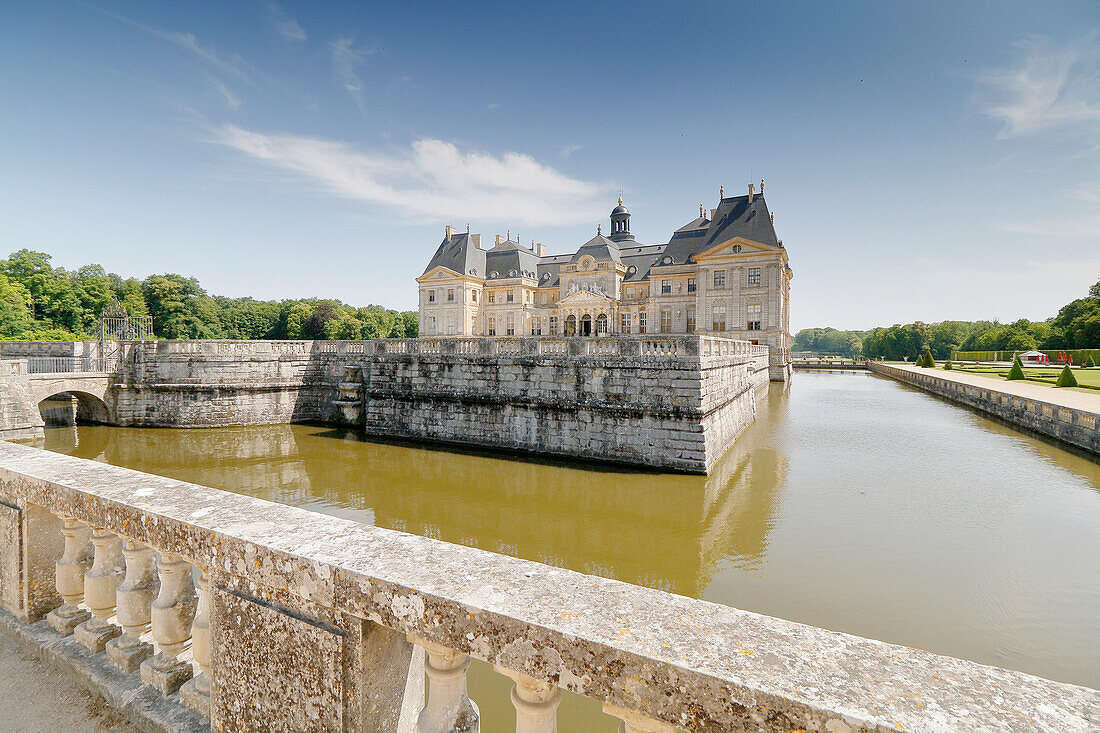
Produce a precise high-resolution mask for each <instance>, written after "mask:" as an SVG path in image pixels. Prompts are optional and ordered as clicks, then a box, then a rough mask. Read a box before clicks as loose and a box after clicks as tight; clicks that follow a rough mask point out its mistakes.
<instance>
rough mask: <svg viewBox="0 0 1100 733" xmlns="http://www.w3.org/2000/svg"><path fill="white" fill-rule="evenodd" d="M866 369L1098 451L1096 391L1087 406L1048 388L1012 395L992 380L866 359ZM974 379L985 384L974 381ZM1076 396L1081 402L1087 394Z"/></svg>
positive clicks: (1099, 427) (1099, 430) (1098, 398)
mask: <svg viewBox="0 0 1100 733" xmlns="http://www.w3.org/2000/svg"><path fill="white" fill-rule="evenodd" d="M869 368H870V370H871V371H872V372H874V373H876V374H881V375H883V376H887V377H891V378H893V379H897V380H898V381H900V382H905V383H906V384H911V385H913V386H915V387H919V388H921V389H923V390H926V391H928V392H931V393H933V394H936V395H939V396H940V397H944V398H946V399H949V400H951V401H952V402H957V403H959V404H962V405H966V406H967V407H972V408H974V409H976V410H979V411H980V412H984V413H986V414H988V415H993V416H994V417H997V418H1000V419H1002V420H1005V421H1006V422H1009V423H1011V424H1013V425H1017V426H1020V427H1023V428H1027V429H1028V430H1033V431H1035V432H1037V433H1040V434H1042V435H1045V436H1047V437H1050V438H1055V439H1057V440H1060V441H1062V442H1064V443H1068V444H1069V445H1072V446H1074V447H1076V448H1080V449H1083V450H1086V451H1088V452H1090V453H1093V454H1100V393H1098V394H1097V396H1096V397H1095V398H1092V400H1090V401H1092V402H1094V403H1095V404H1096V405H1097V407H1096V408H1089V407H1082V406H1075V405H1070V404H1065V400H1064V399H1063V397H1064V396H1065V394H1064V393H1063V394H1059V393H1058V391H1056V390H1055V389H1054V388H1052V387H1045V386H1039V387H1037V389H1039V390H1040V391H1045V390H1050V393H1051V394H1050V397H1049V399H1041V398H1037V397H1032V396H1024V395H1020V394H1013V393H1012V392H1011V391H1009V389H1007V388H1006V389H998V388H997V383H996V382H994V381H993V380H987V379H985V378H981V377H977V378H975V379H974V380H967V381H960V380H959V379H952V378H951V377H950V376H949V375H946V374H943V373H942V372H941V373H937V372H936V371H934V370H931V369H922V368H920V367H899V366H894V365H892V364H883V363H881V362H875V361H872V362H869ZM978 380H980V381H981V382H987V381H988V382H989V383H988V385H987V384H975V383H974V382H975V381H978ZM1008 384H1011V383H1008ZM1069 394H1079V393H1069ZM1080 397H1081V398H1082V400H1081V401H1082V402H1083V401H1085V400H1086V398H1088V397H1091V395H1080Z"/></svg>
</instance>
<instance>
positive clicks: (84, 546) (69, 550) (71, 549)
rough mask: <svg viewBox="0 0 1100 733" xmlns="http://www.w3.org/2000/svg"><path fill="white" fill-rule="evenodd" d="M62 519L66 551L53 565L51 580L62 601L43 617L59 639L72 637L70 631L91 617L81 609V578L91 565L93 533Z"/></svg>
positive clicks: (64, 518) (80, 524)
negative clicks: (53, 578)
mask: <svg viewBox="0 0 1100 733" xmlns="http://www.w3.org/2000/svg"><path fill="white" fill-rule="evenodd" d="M61 520H62V527H61V534H62V535H64V536H65V550H64V551H63V552H62V553H61V559H60V560H58V561H57V562H56V563H54V577H55V578H56V580H55V582H56V584H57V592H58V594H59V595H60V596H61V598H62V600H64V601H65V602H64V603H63V604H61V605H60V606H58V607H57V608H55V609H54V610H52V611H50V612H49V613H48V614H47V615H46V623H48V624H49V625H50V628H51V629H53V630H54V631H56V632H57V633H59V634H61V635H62V636H71V635H72V633H73V629H75V628H76V627H77V626H79V625H80V624H82V623H84V622H85V621H87V620H88V619H89V618H91V616H92V614H90V613H88V611H87V609H84V608H81V607H80V603H81V601H83V600H84V576H85V574H86V573H87V572H88V568H90V567H91V565H92V547H91V545H90V544H89V543H88V540H89V539H91V536H92V530H91V528H90V527H89V526H88V525H86V524H84V523H83V522H78V521H77V520H75V519H70V518H68V517H61Z"/></svg>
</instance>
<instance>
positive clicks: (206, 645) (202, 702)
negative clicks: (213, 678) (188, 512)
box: [180, 568, 211, 717]
mask: <svg viewBox="0 0 1100 733" xmlns="http://www.w3.org/2000/svg"><path fill="white" fill-rule="evenodd" d="M201 570H202V575H201V576H199V607H198V612H197V613H196V614H195V622H194V623H193V624H192V625H191V655H192V658H194V660H195V664H197V665H199V675H198V676H197V677H194V678H192V679H191V680H190V681H188V682H187V683H186V684H185V685H184V686H183V687H181V688H180V702H182V703H183V704H184V705H186V706H187V707H189V708H191V709H192V710H197V711H198V712H200V713H202V714H203V715H206V716H208V717H209V715H210V674H211V671H210V572H209V571H208V570H207V569H206V568H201Z"/></svg>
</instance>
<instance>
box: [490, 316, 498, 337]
mask: <svg viewBox="0 0 1100 733" xmlns="http://www.w3.org/2000/svg"><path fill="white" fill-rule="evenodd" d="M489 335H490V336H496V335H497V321H496V319H495V318H492V317H490V318H489Z"/></svg>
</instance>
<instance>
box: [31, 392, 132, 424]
mask: <svg viewBox="0 0 1100 733" xmlns="http://www.w3.org/2000/svg"><path fill="white" fill-rule="evenodd" d="M65 398H70V399H71V400H74V401H75V405H72V406H69V405H66V404H65ZM50 401H53V402H54V403H55V404H54V405H52V406H50V405H47V402H50ZM70 404H71V403H70ZM51 407H52V409H51ZM72 407H75V408H76V409H75V410H74V411H72V412H69V416H68V417H65V416H64V415H65V412H66V411H70V410H72ZM38 411H39V413H40V414H41V415H42V419H43V420H45V421H46V424H47V425H49V424H55V425H57V424H63V425H71V424H72V421H73V420H74V419H75V422H77V423H78V424H85V423H93V424H96V425H110V424H112V423H114V420H112V416H111V408H110V407H109V406H108V405H107V403H106V402H105V401H104V400H103V398H102V397H100V396H99V395H95V394H92V393H91V392H84V391H82V390H78V389H70V390H58V391H56V392H53V393H52V394H48V395H46V396H44V397H41V398H40V399H39V400H38Z"/></svg>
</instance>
